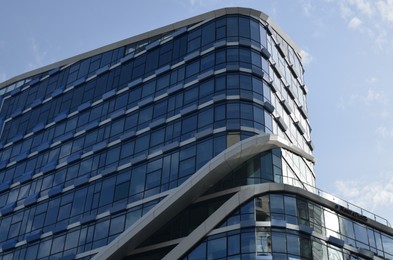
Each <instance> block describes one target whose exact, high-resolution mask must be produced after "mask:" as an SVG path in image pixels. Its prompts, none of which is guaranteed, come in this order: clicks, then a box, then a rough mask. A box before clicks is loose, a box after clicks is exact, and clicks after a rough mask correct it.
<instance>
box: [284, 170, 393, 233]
mask: <svg viewBox="0 0 393 260" xmlns="http://www.w3.org/2000/svg"><path fill="white" fill-rule="evenodd" d="M282 178H283V183H284V184H288V185H291V186H295V187H299V188H302V189H305V190H307V191H309V192H312V193H314V194H316V195H318V196H320V197H322V198H325V199H327V200H329V201H331V202H334V203H336V204H338V205H340V206H343V207H345V208H347V209H349V210H351V211H354V212H356V213H358V214H360V215H363V216H366V217H367V218H369V219H372V220H374V221H376V222H379V223H381V224H383V225H386V226H388V227H392V226H391V224H390V222H389V221H388V220H387V219H385V218H383V217H381V216H378V215H376V214H374V213H372V212H370V211H368V210H366V209H363V208H361V207H359V206H356V205H355V204H353V203H350V202H349V201H346V200H343V199H340V198H338V197H336V196H334V195H332V194H329V193H327V192H325V191H323V190H321V189H318V188H317V187H314V186H312V185H310V184H307V183H304V182H301V181H300V180H298V179H294V178H291V177H282Z"/></svg>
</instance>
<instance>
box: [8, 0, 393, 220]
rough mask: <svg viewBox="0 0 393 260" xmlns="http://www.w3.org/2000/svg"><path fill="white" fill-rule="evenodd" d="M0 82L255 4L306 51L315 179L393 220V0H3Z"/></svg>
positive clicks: (319, 183)
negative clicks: (196, 18)
mask: <svg viewBox="0 0 393 260" xmlns="http://www.w3.org/2000/svg"><path fill="white" fill-rule="evenodd" d="M0 5H1V7H0V82H2V81H4V80H7V79H9V78H11V77H13V76H16V75H18V74H21V73H23V72H26V71H29V70H32V69H35V68H38V67H41V66H44V65H47V64H50V63H53V62H56V61H59V60H62V59H65V58H68V57H70V56H73V55H77V54H80V53H83V52H85V51H89V50H92V49H95V48H98V47H101V46H103V45H106V44H110V43H113V42H115V41H119V40H122V39H125V38H128V37H130V36H133V35H136V34H139V33H142V32H145V31H147V30H151V29H155V28H157V27H161V26H164V25H167V24H170V23H173V22H176V21H179V20H182V19H185V18H188V17H191V16H195V15H198V14H201V13H204V12H207V11H210V10H214V9H218V8H222V7H228V6H242V7H251V8H255V9H258V10H261V11H263V12H265V13H267V14H268V15H270V16H271V17H272V18H273V19H274V20H275V21H276V23H277V24H279V25H280V26H281V27H282V29H283V30H284V31H286V32H287V34H288V35H289V36H290V37H291V38H292V39H293V40H294V41H295V42H296V43H297V44H298V45H299V47H300V48H301V49H302V50H303V54H304V63H305V70H306V73H305V78H306V83H307V85H308V88H309V95H308V106H309V113H310V121H311V126H312V129H313V132H312V139H313V142H314V144H315V150H314V155H315V157H316V165H315V169H316V174H317V185H318V187H319V188H321V189H322V190H325V191H327V192H329V193H332V194H335V195H337V196H339V197H341V198H343V199H347V200H349V201H351V202H354V203H356V204H357V205H359V206H362V207H364V208H366V209H368V210H370V211H373V212H375V213H377V214H379V215H381V216H383V217H385V218H387V219H389V220H390V222H393V84H392V82H393V0H243V1H234V0H233V1H231V0H226V1H223V0H166V1H164V0H160V1H157V0H155V1H153V0H144V1H126V0H116V1H102V0H83V1H76V0H68V1H53V0H37V1H29V0H19V1H13V0H4V1H2V2H1V3H0Z"/></svg>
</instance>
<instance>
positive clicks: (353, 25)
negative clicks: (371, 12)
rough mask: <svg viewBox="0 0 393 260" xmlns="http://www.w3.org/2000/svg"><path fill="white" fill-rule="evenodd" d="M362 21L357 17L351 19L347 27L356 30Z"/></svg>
mask: <svg viewBox="0 0 393 260" xmlns="http://www.w3.org/2000/svg"><path fill="white" fill-rule="evenodd" d="M362 23H363V22H362V20H360V19H359V18H358V17H356V16H355V17H353V18H352V19H351V20H350V21H349V23H348V27H349V28H351V29H354V28H357V27H359V26H360V25H361V24H362Z"/></svg>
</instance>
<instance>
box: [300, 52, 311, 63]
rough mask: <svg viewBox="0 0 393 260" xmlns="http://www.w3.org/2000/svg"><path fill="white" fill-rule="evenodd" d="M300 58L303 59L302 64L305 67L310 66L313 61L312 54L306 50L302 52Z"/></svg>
mask: <svg viewBox="0 0 393 260" xmlns="http://www.w3.org/2000/svg"><path fill="white" fill-rule="evenodd" d="M300 56H301V57H302V62H303V64H304V65H309V64H310V63H311V62H312V61H313V57H312V56H311V54H310V53H308V52H307V51H305V50H301V51H300Z"/></svg>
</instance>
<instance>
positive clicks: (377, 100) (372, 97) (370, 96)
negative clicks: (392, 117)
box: [350, 87, 388, 105]
mask: <svg viewBox="0 0 393 260" xmlns="http://www.w3.org/2000/svg"><path fill="white" fill-rule="evenodd" d="M350 100H351V101H352V102H355V103H363V104H364V105H371V104H387V103H388V97H387V96H386V94H385V92H383V91H381V90H376V89H375V88H374V87H371V88H369V89H368V90H367V93H366V94H365V95H359V94H353V95H351V97H350Z"/></svg>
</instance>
